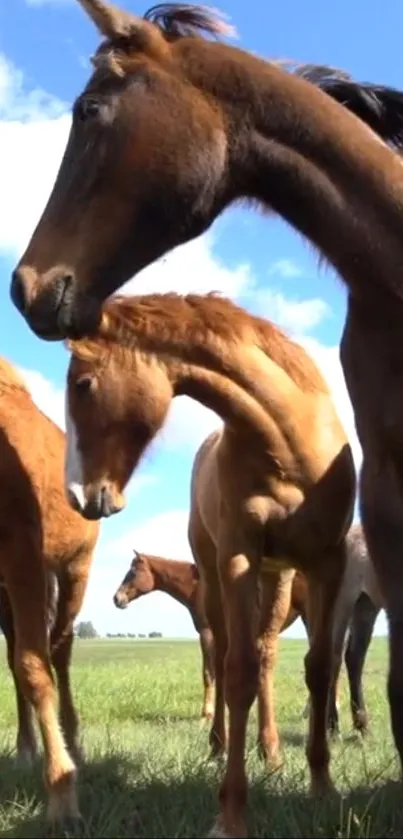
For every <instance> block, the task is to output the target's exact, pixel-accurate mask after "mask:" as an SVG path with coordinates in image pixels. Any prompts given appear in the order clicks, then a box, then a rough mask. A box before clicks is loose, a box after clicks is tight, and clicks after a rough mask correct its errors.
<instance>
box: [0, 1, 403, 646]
mask: <svg viewBox="0 0 403 839" xmlns="http://www.w3.org/2000/svg"><path fill="white" fill-rule="evenodd" d="M11 5H12V10H11ZM125 5H126V8H128V9H131V10H132V11H134V12H137V13H143V12H144V11H145V8H146V6H142V5H140V4H139V3H137V2H136V3H135V2H133V0H126V4H125ZM217 5H219V6H220V8H221V9H222V10H223V11H225V12H226V13H227V14H228V15H229V16H230V18H231V20H232V22H233V23H234V24H235V25H236V27H237V29H238V33H239V39H240V40H239V43H240V44H241V45H242V46H243V47H245V48H246V49H249V50H252V51H253V52H255V53H259V54H261V55H262V56H264V57H266V58H269V57H273V58H279V57H282V58H292V59H296V60H301V61H309V62H318V63H329V64H332V65H336V66H339V67H343V68H344V69H346V70H348V71H350V72H351V73H352V74H353V75H354V76H355V77H356V78H357V79H361V80H372V81H374V82H378V83H385V84H392V85H396V86H397V87H399V86H400V87H401V86H402V82H401V78H400V74H399V69H398V68H399V66H400V61H398V60H396V56H399V57H400V54H401V31H402V28H403V7H402V6H400V5H399V4H398V3H395V4H393V16H392V17H391V16H390V15H384V14H383V8H384V7H381V6H380V4H379V3H376V2H375V0H370V2H368V0H365V2H364V0H354V3H352V2H351V0H340V2H339V4H338V7H337V8H335V7H332V8H330V7H329V6H326V5H324V4H323V2H321V0H307V2H305V3H303V4H301V3H298V2H297V0H283V1H282V2H281V3H272V2H268V1H267V2H266V0H265V2H263V0H260V2H255V3H249V4H245V3H243V2H241V0H221V2H220V3H217ZM392 18H393V24H392ZM97 43H98V39H97V35H96V32H95V30H94V27H93V26H92V24H91V22H90V21H89V20H88V19H87V18H86V16H85V14H84V13H83V11H82V9H81V7H80V6H79V4H78V3H77V2H76V1H75V0H13V2H12V4H11V0H0V144H1V148H2V158H1V160H0V183H1V185H2V191H1V195H0V278H1V282H2V287H3V305H2V307H1V309H0V334H1V336H2V344H1V349H0V351H1V353H2V354H3V355H5V356H7V357H8V358H9V359H10V360H11V361H13V362H14V363H15V364H17V365H18V366H19V367H20V368H21V369H22V371H23V372H24V374H25V376H26V380H27V383H28V385H29V386H30V389H31V392H32V394H33V396H34V398H35V399H36V401H37V403H38V404H39V405H40V407H41V408H42V409H43V410H45V411H46V412H47V413H49V415H50V416H51V417H52V418H53V419H55V421H57V422H59V423H61V424H62V423H63V388H64V378H65V372H66V366H67V360H68V359H67V353H66V351H65V350H64V348H63V346H62V345H58V344H47V343H45V342H41V341H39V340H38V339H36V338H35V337H34V336H33V335H32V334H31V332H30V331H29V330H28V328H27V327H26V325H25V324H24V322H23V320H22V318H21V317H19V316H18V314H17V313H16V311H15V310H14V308H13V307H12V306H11V303H10V301H9V295H8V288H9V281H10V271H11V269H12V267H13V266H14V264H15V262H16V260H17V258H18V256H19V254H21V252H22V251H23V249H24V246H25V244H26V243H27V240H28V238H29V236H30V234H31V232H32V230H33V227H34V225H35V223H36V221H37V219H38V217H39V214H40V212H41V210H42V209H43V206H44V203H45V201H46V199H47V196H48V193H49V190H50V188H51V186H52V183H53V180H54V177H55V175H56V171H57V167H58V164H59V162H60V158H61V155H62V152H63V149H64V144H65V141H66V138H67V132H68V127H69V119H70V117H69V108H70V106H71V103H72V101H73V99H74V97H75V96H76V95H77V94H78V93H79V92H80V90H81V88H82V87H83V85H84V83H85V82H86V80H87V78H88V75H89V72H90V68H89V61H88V58H89V56H90V55H91V53H92V52H93V51H94V49H95V47H96V45H97ZM173 288H176V289H178V290H182V291H186V290H200V291H208V290H211V289H215V290H222V291H224V292H225V293H227V294H228V295H229V296H231V297H233V298H236V299H237V300H238V302H240V303H241V304H244V305H246V306H247V307H248V308H250V309H251V310H253V311H257V312H259V313H261V314H264V315H265V316H267V317H269V318H271V319H272V320H274V321H277V322H279V323H280V324H281V325H282V326H284V327H285V328H287V329H288V331H289V332H290V333H292V334H293V335H295V336H296V337H297V338H298V339H299V340H301V341H302V343H304V345H305V346H306V347H307V349H308V350H309V351H310V352H311V353H312V355H313V356H314V358H315V359H316V361H317V362H318V364H319V365H320V366H321V367H322V369H323V371H324V373H325V375H326V376H327V378H328V380H329V383H330V385H331V387H332V390H333V393H334V398H335V401H336V405H337V408H338V410H339V413H340V416H341V418H342V420H343V422H344V424H345V427H346V430H347V431H348V434H349V436H350V437H351V441H352V443H353V446H354V452H355V455H356V459H357V464H359V458H360V452H359V448H358V447H357V441H356V438H355V434H354V425H353V419H352V412H351V406H350V405H349V402H348V399H347V395H346V391H345V387H344V382H343V378H342V374H341V370H340V365H339V362H338V342H339V339H340V333H341V328H342V324H343V320H344V313H345V293H344V289H343V287H342V286H341V284H340V282H339V281H338V280H337V279H336V278H335V277H334V275H333V274H332V272H331V271H330V270H329V269H323V268H322V269H321V270H320V271H318V269H317V264H316V258H315V257H314V255H313V253H312V250H311V249H310V248H309V247H308V246H307V245H306V244H305V243H304V242H303V241H302V239H301V238H300V237H299V236H298V235H297V234H296V233H295V232H294V231H292V230H291V229H290V228H289V227H288V226H287V225H285V224H284V223H283V222H282V221H279V220H278V219H275V218H271V217H267V216H266V217H264V216H263V215H259V214H258V213H256V212H253V211H251V210H244V209H240V208H237V209H233V210H230V211H228V212H227V213H226V214H225V215H224V216H223V217H222V218H221V219H219V220H218V221H217V222H216V224H215V225H214V226H213V228H212V229H211V231H210V232H209V233H208V235H207V236H205V237H203V238H202V239H200V240H198V241H197V242H194V243H191V244H190V245H187V246H185V247H184V248H181V249H178V250H177V251H176V252H174V253H173V254H172V255H170V256H169V257H168V258H167V259H165V260H163V261H162V262H160V263H158V264H156V265H154V266H151V268H150V269H148V270H147V271H145V272H142V274H141V276H139V278H138V280H137V281H136V289H137V290H144V291H146V290H166V291H167V290H170V289H173ZM217 422H218V421H217V419H216V418H215V417H214V416H213V415H212V414H211V413H210V412H207V411H206V410H205V409H203V408H201V407H200V406H198V405H195V404H194V403H191V402H190V400H187V399H186V398H181V399H180V400H176V402H175V404H174V407H173V410H172V412H171V415H170V418H169V421H168V425H167V427H166V429H164V431H163V433H162V435H161V438H160V439H159V440H158V441H157V443H156V444H155V445H154V446H153V448H152V450H151V452H150V453H149V454H148V456H147V458H146V459H145V461H144V463H143V464H142V466H141V468H140V469H139V471H138V473H137V476H136V477H135V479H134V481H133V482H132V484H131V486H130V489H129V492H128V498H127V500H128V503H127V509H126V510H125V512H124V513H122V514H121V515H119V516H117V517H115V518H114V519H112V520H111V521H108V522H105V523H104V524H103V527H102V536H101V540H100V543H99V547H98V550H97V554H96V559H95V563H94V567H93V571H92V576H91V581H90V586H89V591H88V595H87V597H86V601H85V605H84V609H83V612H82V616H83V617H84V618H90V619H91V620H93V621H94V623H95V625H96V627H97V628H98V630H99V631H101V632H106V631H132V632H148V631H150V630H151V629H158V630H160V631H162V632H164V634H166V635H188V634H189V635H191V634H193V632H192V626H191V622H190V619H189V617H188V615H187V613H186V611H185V610H184V609H183V608H182V607H179V606H178V605H177V604H175V603H174V602H173V601H171V600H170V599H169V598H168V597H164V596H162V595H158V594H153V595H151V596H150V597H148V598H145V599H143V600H142V601H141V602H139V603H137V604H134V605H133V606H131V607H130V608H129V609H128V610H127V611H126V612H125V613H120V612H118V611H117V610H116V609H115V608H114V607H113V605H112V601H111V598H112V595H113V592H114V590H115V588H116V586H117V585H118V584H119V582H120V579H121V577H122V576H123V574H124V573H125V571H126V568H127V566H128V563H129V561H130V555H131V547H135V548H137V550H144V551H149V552H150V553H159V554H161V555H166V556H170V557H176V558H183V559H185V558H190V554H189V547H188V544H187V538H186V523H187V509H188V493H189V474H190V469H191V464H192V459H193V457H194V454H195V451H196V449H197V447H198V445H199V444H200V443H201V441H202V439H203V438H204V436H205V435H206V434H207V433H208V432H209V431H210V430H211V428H212V427H214V426H215V425H216V424H217ZM377 628H378V630H379V631H384V628H385V623H384V618H383V616H382V617H381V618H380V619H379V621H378V625H377ZM300 632H301V627H300V626H299V623H298V625H297V624H296V625H295V626H294V627H293V628H292V629H291V630H290V631H289V634H291V635H292V634H299V633H300Z"/></svg>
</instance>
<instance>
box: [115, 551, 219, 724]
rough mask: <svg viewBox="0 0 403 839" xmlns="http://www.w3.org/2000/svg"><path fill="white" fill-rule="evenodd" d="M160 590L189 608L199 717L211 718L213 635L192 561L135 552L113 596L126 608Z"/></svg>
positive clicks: (212, 704)
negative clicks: (200, 689)
mask: <svg viewBox="0 0 403 839" xmlns="http://www.w3.org/2000/svg"><path fill="white" fill-rule="evenodd" d="M152 591H163V592H165V593H166V594H170V595H171V597H173V598H174V599H175V600H177V601H178V603H182V605H183V606H186V608H187V609H188V611H189V614H190V617H191V619H192V621H193V626H194V628H195V630H196V632H197V633H198V634H199V638H200V649H201V654H202V676H203V686H204V697H203V707H202V713H201V715H202V717H206V718H207V719H211V718H212V716H213V710H214V654H213V636H212V633H211V629H210V627H209V625H208V623H207V620H206V616H205V611H204V592H203V588H202V586H201V583H200V575H199V572H198V570H197V567H196V565H195V564H194V563H193V562H179V561H178V560H173V559H164V558H163V557H160V556H152V555H151V554H144V553H142V554H139V553H137V551H134V557H133V559H132V561H131V564H130V568H129V570H128V572H127V574H126V575H125V577H124V578H123V580H122V582H121V584H120V586H119V588H118V589H117V591H116V592H115V594H114V596H113V602H114V604H115V606H117V607H118V609H125V608H126V606H128V605H129V603H131V602H132V601H133V600H137V599H138V598H139V597H143V595H145V594H150V592H152Z"/></svg>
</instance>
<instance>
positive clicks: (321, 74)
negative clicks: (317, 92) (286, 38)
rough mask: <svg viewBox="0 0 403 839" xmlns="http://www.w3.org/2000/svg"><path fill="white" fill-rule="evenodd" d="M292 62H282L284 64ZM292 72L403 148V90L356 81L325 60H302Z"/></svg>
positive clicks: (395, 146) (394, 144)
mask: <svg viewBox="0 0 403 839" xmlns="http://www.w3.org/2000/svg"><path fill="white" fill-rule="evenodd" d="M292 63H293V62H283V64H284V65H285V66H287V64H288V65H291V64H292ZM292 72H293V73H294V74H295V75H297V76H299V77H300V78H302V79H305V80H306V81H308V82H311V84H314V85H315V86H316V87H319V88H320V89H321V90H323V91H324V93H327V94H328V96H331V97H332V99H335V100H336V102H339V103H340V104H341V105H343V106H344V107H345V108H347V109H348V110H349V111H352V113H354V114H355V115H356V116H357V117H359V118H360V119H361V120H362V121H363V122H365V123H366V124H367V125H369V127H370V128H372V130H373V131H375V133H376V134H378V136H379V137H381V138H382V140H384V142H386V143H388V144H389V145H390V146H392V147H394V148H395V149H396V150H400V149H403V92H402V91H400V90H397V89H396V88H394V87H388V86H385V85H375V84H371V83H370V82H356V81H354V79H353V78H352V76H350V74H349V73H346V72H345V71H344V70H339V69H337V68H336V67H330V66H327V65H326V64H299V65H295V66H294V69H293V71H292Z"/></svg>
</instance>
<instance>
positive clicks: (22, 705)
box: [0, 586, 37, 763]
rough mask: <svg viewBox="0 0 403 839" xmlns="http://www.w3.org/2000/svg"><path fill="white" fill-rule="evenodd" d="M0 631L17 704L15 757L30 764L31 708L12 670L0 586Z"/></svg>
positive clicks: (8, 614)
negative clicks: (3, 640) (4, 644)
mask: <svg viewBox="0 0 403 839" xmlns="http://www.w3.org/2000/svg"><path fill="white" fill-rule="evenodd" d="M0 629H1V630H2V632H3V634H4V637H5V639H6V644H7V661H8V666H9V668H10V672H11V675H12V677H13V681H14V688H15V698H16V704H17V718H18V733H17V743H16V746H17V756H18V758H19V760H21V761H22V762H24V763H32V762H33V761H34V760H35V758H36V755H37V748H36V737H35V728H34V724H33V718H32V706H31V704H30V702H28V700H27V699H26V697H25V696H24V694H23V692H22V690H21V687H20V683H19V681H18V678H17V675H16V672H15V668H14V649H15V635H14V622H13V613H12V610H11V604H10V600H9V597H8V594H7V591H6V589H5V588H4V587H3V586H0Z"/></svg>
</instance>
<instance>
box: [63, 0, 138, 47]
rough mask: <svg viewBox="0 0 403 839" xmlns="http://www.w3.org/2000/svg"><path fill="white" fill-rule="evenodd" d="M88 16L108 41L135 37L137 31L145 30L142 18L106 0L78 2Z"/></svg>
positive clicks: (81, 0)
mask: <svg viewBox="0 0 403 839" xmlns="http://www.w3.org/2000/svg"><path fill="white" fill-rule="evenodd" d="M78 2H79V3H80V5H81V6H82V7H83V9H84V11H86V12H87V15H89V17H90V18H91V20H92V21H93V22H94V23H95V26H96V27H97V29H98V31H99V32H100V34H101V35H104V36H105V37H106V38H108V40H113V39H114V38H122V37H123V38H124V37H126V36H128V35H133V34H134V33H135V32H136V30H143V29H144V22H143V21H142V20H141V18H138V17H136V15H133V14H131V13H130V12H125V11H123V10H122V9H119V8H117V7H116V6H113V5H111V4H110V3H105V2H104V0H78Z"/></svg>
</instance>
